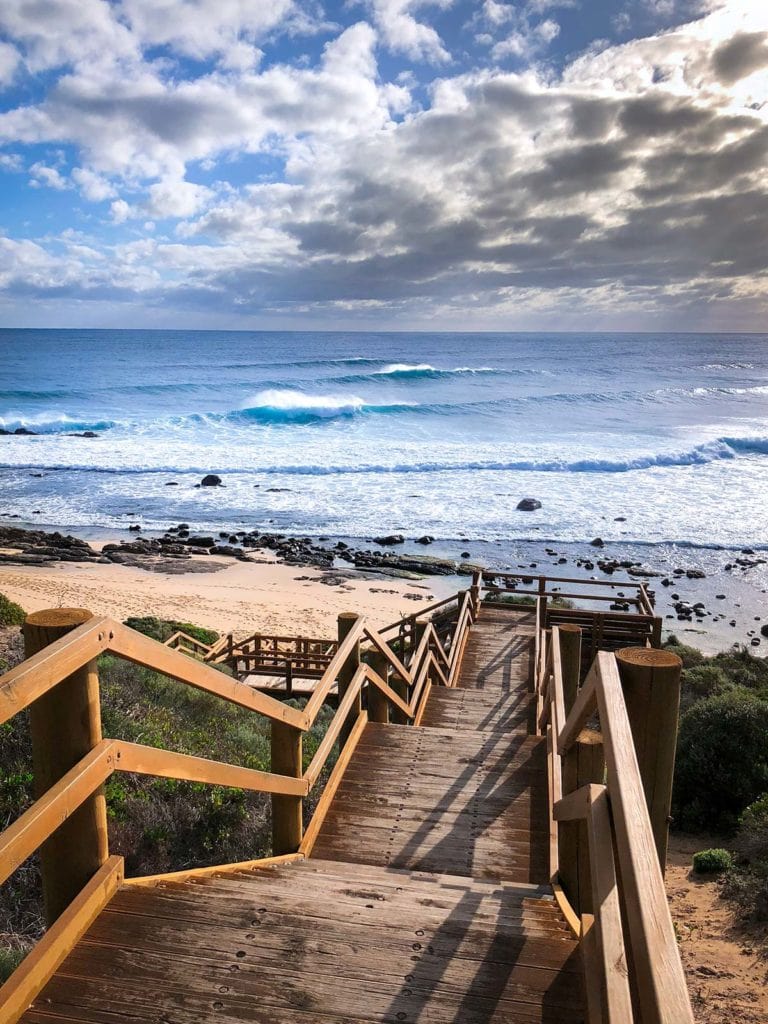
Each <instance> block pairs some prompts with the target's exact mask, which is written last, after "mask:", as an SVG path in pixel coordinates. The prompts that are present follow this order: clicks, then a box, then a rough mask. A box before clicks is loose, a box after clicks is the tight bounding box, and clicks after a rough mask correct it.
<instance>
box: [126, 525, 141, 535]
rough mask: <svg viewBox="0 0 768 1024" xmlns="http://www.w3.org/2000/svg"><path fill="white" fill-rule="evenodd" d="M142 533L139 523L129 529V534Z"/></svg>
mask: <svg viewBox="0 0 768 1024" xmlns="http://www.w3.org/2000/svg"><path fill="white" fill-rule="evenodd" d="M140 531H141V527H140V526H139V524H138V523H134V524H133V526H129V527H128V532H129V533H139V532H140Z"/></svg>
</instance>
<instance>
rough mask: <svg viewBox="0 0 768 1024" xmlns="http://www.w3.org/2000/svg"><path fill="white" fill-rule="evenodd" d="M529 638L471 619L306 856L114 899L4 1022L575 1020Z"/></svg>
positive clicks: (576, 1000) (523, 620) (502, 615)
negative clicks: (452, 654)
mask: <svg viewBox="0 0 768 1024" xmlns="http://www.w3.org/2000/svg"><path fill="white" fill-rule="evenodd" d="M532 632H533V625H532V617H531V616H526V615H521V614H520V613H517V614H515V613H510V612H499V611H496V612H494V611H491V610H489V611H488V612H483V614H482V615H481V617H480V620H479V621H478V622H477V623H476V624H475V626H474V627H473V629H472V632H471V634H470V639H469V643H468V646H467V649H466V652H465V656H464V662H463V668H462V672H461V676H460V680H459V686H458V688H456V689H445V688H437V687H435V688H433V690H432V691H431V693H430V697H429V700H428V703H427V706H426V711H425V714H424V717H423V722H422V726H421V727H420V728H416V729H414V728H409V727H407V726H401V725H393V724H380V723H373V722H372V723H369V724H367V725H366V726H365V729H364V731H363V734H362V737H361V739H360V741H359V743H358V745H357V747H356V748H355V751H354V754H353V756H352V758H351V761H350V763H349V765H348V767H347V770H346V772H345V774H344V777H343V779H342V781H341V784H340V786H339V788H338V790H337V792H336V794H335V797H334V800H333V803H332V804H331V808H330V811H329V813H328V815H327V816H326V818H325V821H324V823H323V825H322V828H321V829H320V832H319V835H318V837H317V839H316V842H315V845H314V848H313V849H312V852H311V856H310V857H309V858H308V859H306V860H303V861H302V860H296V861H293V862H291V863H285V864H280V865H276V866H272V867H268V868H263V869H258V870H252V871H248V872H237V871H228V870H227V869H225V868H224V869H222V871H221V873H220V874H218V875H217V876H215V877H211V878H205V879H198V880H190V881H186V882H181V883H178V884H168V883H164V884H158V885H156V886H142V887H130V886H124V887H123V888H122V889H121V890H119V891H118V892H117V894H116V895H115V896H114V897H113V898H112V900H111V902H110V903H109V904H108V906H107V907H106V908H105V910H104V911H103V912H102V913H101V914H100V916H99V917H98V918H97V920H96V921H95V922H94V924H93V925H92V926H91V928H90V929H89V930H88V932H87V933H86V935H85V936H84V938H83V939H82V940H81V941H80V943H79V944H78V945H77V947H76V948H75V950H74V951H73V952H72V953H71V954H70V955H69V957H68V958H67V959H66V961H65V962H64V964H63V965H62V966H61V968H60V969H59V970H58V971H57V973H56V974H55V975H54V977H53V978H52V980H51V981H50V982H49V983H48V985H47V986H46V987H45V989H44V990H43V992H42V993H41V995H40V996H39V998H38V999H37V1000H36V1002H35V1004H34V1006H33V1007H32V1008H31V1009H30V1010H28V1011H27V1012H26V1014H25V1015H24V1017H23V1018H22V1019H23V1021H25V1022H26V1024H54V1022H55V1021H56V1020H62V1021H68V1022H74V1021H82V1022H89V1024H121V1022H125V1024H128V1022H131V1024H144V1022H147V1024H149V1022H152V1024H192V1022H195V1024H197V1022H201V1021H203V1022H206V1021H217V1022H222V1024H229V1022H232V1024H234V1022H239V1021H242V1022H253V1024H262V1022H263V1024H267V1022H270V1024H288V1022H297V1024H301V1022H306V1024H310V1022H318V1024H321V1022H328V1024H332V1022H335V1024H341V1022H346V1024H353V1022H356V1021H359V1022H363V1021H382V1022H385V1021H386V1022H391V1024H400V1022H405V1024H409V1022H417V1021H423V1022H425V1024H426V1022H429V1024H442V1022H446V1024H448V1022H453V1024H481V1022H490V1021H493V1022H499V1024H501V1022H510V1024H512V1022H521V1024H522V1022H534V1021H551V1022H555V1021H562V1022H565V1024H570V1022H574V1024H575V1022H577V1021H581V1020H584V1004H583V995H582V970H581V958H580V955H579V952H578V946H577V943H576V941H575V939H574V938H573V937H572V934H571V932H570V931H569V930H568V928H567V926H566V923H565V921H564V919H563V918H562V916H561V914H560V912H559V910H558V908H557V905H556V903H555V901H554V900H553V898H552V894H551V889H550V888H549V886H548V884H547V882H548V837H549V832H548V813H547V773H546V749H545V747H546V741H545V739H544V738H543V737H537V736H534V735H531V734H530V733H531V728H530V727H531V716H532V708H531V704H532V694H530V693H529V658H530V655H531V646H532V640H531V638H532Z"/></svg>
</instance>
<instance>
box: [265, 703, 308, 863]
mask: <svg viewBox="0 0 768 1024" xmlns="http://www.w3.org/2000/svg"><path fill="white" fill-rule="evenodd" d="M270 739H271V743H270V747H271V761H272V764H271V768H272V771H273V772H274V773H275V774H276V775H290V776H291V777H292V778H294V779H300V778H301V774H302V763H301V746H302V744H301V739H302V733H301V730H300V729H296V728H294V727H293V726H292V725H286V724H285V722H278V721H277V720H276V719H273V720H272V723H271V737H270ZM302 809H303V801H302V798H301V797H300V796H284V795H283V794H281V793H273V794H272V853H273V855H274V856H276V857H277V856H279V855H280V854H283V853H296V851H297V850H298V848H299V844H300V843H301V837H302V833H303V821H302Z"/></svg>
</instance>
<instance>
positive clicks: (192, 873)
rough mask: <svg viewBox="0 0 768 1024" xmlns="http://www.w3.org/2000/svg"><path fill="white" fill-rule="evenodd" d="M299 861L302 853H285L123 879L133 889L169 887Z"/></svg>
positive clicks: (125, 884)
mask: <svg viewBox="0 0 768 1024" xmlns="http://www.w3.org/2000/svg"><path fill="white" fill-rule="evenodd" d="M297 860H304V854H303V853H302V852H299V853H284V854H282V855H280V856H278V857H261V858H260V859H259V860H242V861H238V862H235V863H233V864H212V865H209V866H208V867H202V868H187V869H185V870H183V871H166V872H165V874H160V875H136V876H135V877H134V878H125V879H123V886H124V887H127V888H131V887H133V886H156V885H169V884H171V883H175V882H187V881H191V880H195V879H197V880H199V879H203V878H211V877H214V876H218V875H231V874H235V873H237V872H240V871H263V870H265V869H266V868H271V867H274V866H275V865H277V864H291V863H293V862H294V861H297Z"/></svg>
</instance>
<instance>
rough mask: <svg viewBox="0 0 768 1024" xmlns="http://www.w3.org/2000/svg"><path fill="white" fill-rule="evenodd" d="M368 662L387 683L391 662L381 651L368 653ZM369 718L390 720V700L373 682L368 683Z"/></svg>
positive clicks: (377, 720)
mask: <svg viewBox="0 0 768 1024" xmlns="http://www.w3.org/2000/svg"><path fill="white" fill-rule="evenodd" d="M368 664H369V665H370V666H371V668H372V669H373V671H374V672H375V673H376V675H378V676H381V678H382V679H383V680H384V682H385V683H386V682H388V679H387V674H388V671H389V662H388V661H387V659H386V657H385V656H384V655H383V654H382V653H381V651H371V652H370V654H369V655H368ZM368 720H369V721H370V722H385V723H386V722H388V721H389V701H388V700H387V698H386V697H385V696H384V694H383V693H382V692H381V690H380V689H379V688H378V687H377V686H374V685H373V684H372V683H368Z"/></svg>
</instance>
